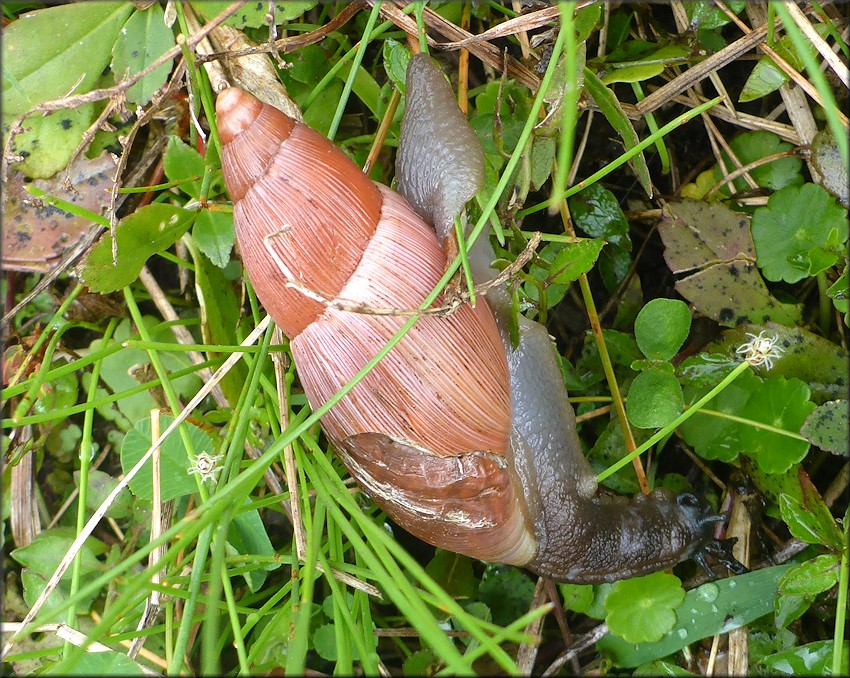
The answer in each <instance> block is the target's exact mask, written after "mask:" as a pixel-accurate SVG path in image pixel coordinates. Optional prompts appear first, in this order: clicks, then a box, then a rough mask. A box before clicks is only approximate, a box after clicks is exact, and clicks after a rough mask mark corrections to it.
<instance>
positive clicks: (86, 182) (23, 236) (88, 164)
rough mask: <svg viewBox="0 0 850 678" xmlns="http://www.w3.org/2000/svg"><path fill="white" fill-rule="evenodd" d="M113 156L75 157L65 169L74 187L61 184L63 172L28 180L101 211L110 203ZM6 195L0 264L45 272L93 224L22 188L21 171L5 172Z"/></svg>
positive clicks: (28, 270)
mask: <svg viewBox="0 0 850 678" xmlns="http://www.w3.org/2000/svg"><path fill="white" fill-rule="evenodd" d="M114 174H115V161H114V160H113V159H112V156H110V155H109V154H108V153H104V154H103V155H101V156H99V157H98V158H95V159H94V160H89V159H88V158H80V159H79V160H77V162H75V163H74V165H73V167H71V169H70V172H69V179H70V181H71V185H72V186H73V189H74V190H73V191H67V190H65V189H64V188H63V187H62V184H63V179H64V173H62V174H59V175H57V176H56V177H54V178H53V179H37V180H36V181H34V182H33V186H35V187H36V188H40V189H41V190H43V191H45V192H46V193H47V194H48V195H51V196H53V197H56V198H60V199H62V200H65V201H66V202H70V203H73V204H75V205H77V206H78V207H82V208H84V209H86V210H88V211H89V212H93V213H94V214H98V215H99V214H101V213H102V212H103V210H104V209H105V208H106V206H107V205H108V203H109V195H110V194H109V189H110V188H111V186H112V179H113V175H114ZM8 190H9V195H8V199H7V202H6V204H5V205H4V208H3V268H5V269H9V270H15V271H27V272H35V273H46V272H48V271H49V270H51V269H52V268H53V267H54V266H56V264H58V263H59V261H60V260H61V258H62V255H63V254H65V252H66V251H67V250H68V249H70V248H71V247H73V246H74V245H75V244H76V243H77V242H79V241H80V239H81V238H82V237H83V236H84V235H85V234H86V233H87V232H88V231H89V229H91V228H93V227H95V225H94V224H93V223H92V222H91V221H90V220H88V219H85V218H83V217H77V216H74V215H72V214H68V213H67V212H64V211H63V210H61V209H59V208H58V207H52V206H47V205H45V204H44V203H42V202H41V201H40V200H38V199H37V198H34V197H33V196H32V195H30V194H29V193H28V192H27V191H26V190H25V183H24V177H23V175H22V174H20V173H17V172H16V173H14V174H12V175H11V176H10V178H9V183H8Z"/></svg>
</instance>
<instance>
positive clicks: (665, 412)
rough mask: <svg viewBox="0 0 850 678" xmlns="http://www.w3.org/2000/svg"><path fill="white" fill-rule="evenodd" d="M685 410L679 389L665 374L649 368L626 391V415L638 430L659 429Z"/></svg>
mask: <svg viewBox="0 0 850 678" xmlns="http://www.w3.org/2000/svg"><path fill="white" fill-rule="evenodd" d="M684 408H685V400H684V397H683V396H682V387H681V386H679V382H678V381H677V380H676V377H675V376H673V375H672V374H671V373H670V372H669V371H668V370H665V369H663V368H659V367H653V368H650V369H648V370H646V371H645V372H641V373H640V374H639V375H638V376H637V377H635V380H634V381H633V382H632V385H631V387H630V388H629V399H628V401H627V402H626V414H628V417H629V421H630V422H631V423H632V424H634V425H635V426H637V427H638V428H661V427H662V426H666V425H667V424H669V423H670V422H671V421H673V420H674V419H675V418H676V417H678V416H679V415H680V414H681V413H682V410H684Z"/></svg>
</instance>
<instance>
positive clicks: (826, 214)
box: [752, 184, 848, 283]
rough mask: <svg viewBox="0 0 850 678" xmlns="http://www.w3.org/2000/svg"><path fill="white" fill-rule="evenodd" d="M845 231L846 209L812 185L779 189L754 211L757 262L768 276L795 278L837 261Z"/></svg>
mask: <svg viewBox="0 0 850 678" xmlns="http://www.w3.org/2000/svg"><path fill="white" fill-rule="evenodd" d="M847 231H848V229H847V210H845V209H842V208H841V207H839V206H838V204H837V203H836V202H835V198H833V197H832V196H831V195H830V194H829V193H828V192H827V191H826V190H824V189H823V188H821V187H820V186H817V185H816V184H805V185H803V186H799V187H797V186H789V187H786V188H783V189H782V190H780V191H777V192H776V193H774V194H773V195H772V196H770V199H769V200H768V201H767V205H766V206H764V207H760V208H759V209H757V210H756V211H755V214H753V221H752V232H753V241H754V242H755V246H756V257H757V261H758V265H759V267H760V268H761V269H762V273H763V274H764V277H765V278H767V279H768V280H773V281H780V280H784V281H785V282H789V283H794V282H798V281H800V280H802V279H803V278H807V277H809V276H810V275H815V274H817V273H818V272H820V271H822V270H824V266H825V265H826V268H828V267H829V266H830V265H834V264H835V263H837V262H838V261H839V260H840V257H841V256H842V254H843V244H844V243H846V242H847ZM825 257H826V259H825ZM830 262H831V263H830Z"/></svg>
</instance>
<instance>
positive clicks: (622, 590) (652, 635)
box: [605, 572, 685, 643]
mask: <svg viewBox="0 0 850 678" xmlns="http://www.w3.org/2000/svg"><path fill="white" fill-rule="evenodd" d="M684 599H685V590H684V589H683V588H682V582H680V581H679V579H678V578H677V577H674V576H673V575H672V574H667V573H665V572H656V573H655V574H650V575H648V576H646V577H636V578H634V579H627V580H625V581H619V582H617V583H616V584H614V588H613V590H612V591H611V593H610V594H609V595H608V597H607V598H606V599H605V610H606V612H607V613H608V616H607V617H606V618H605V622H606V623H607V624H608V629H609V630H610V631H611V633H613V634H614V635H617V636H620V637H621V638H622V639H623V640H625V641H626V642H627V643H648V642H655V641H658V640H661V638H663V637H664V634H665V633H667V632H668V631H669V630H670V629H672V628H673V626H674V624H675V623H676V613H675V611H674V610H675V609H676V607H678V606H679V605H680V604H681V602H682V601H683V600H684Z"/></svg>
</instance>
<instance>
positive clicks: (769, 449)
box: [739, 376, 815, 473]
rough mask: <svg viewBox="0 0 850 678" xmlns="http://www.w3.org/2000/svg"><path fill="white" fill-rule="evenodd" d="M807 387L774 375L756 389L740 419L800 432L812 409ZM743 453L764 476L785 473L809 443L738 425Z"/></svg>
mask: <svg viewBox="0 0 850 678" xmlns="http://www.w3.org/2000/svg"><path fill="white" fill-rule="evenodd" d="M810 394H811V392H810V391H809V387H808V386H806V384H805V383H804V382H802V381H800V380H799V379H785V378H783V377H779V376H774V377H770V378H769V379H765V381H764V384H762V386H761V388H758V389H756V390H755V391H754V392H753V394H752V395H751V396H750V399H749V400H748V401H747V405H746V407H745V408H744V410H743V411H742V412H740V413H739V416H742V417H744V418H746V419H750V420H752V421H754V422H758V423H761V424H767V425H768V426H770V427H773V428H778V429H782V430H784V431H791V432H794V433H799V431H800V429H801V428H802V426H803V423H804V422H805V421H806V418H807V417H808V416H809V415H810V414H811V413H812V411H813V410H814V409H815V404H814V403H813V402H812V401H811V400H809V396H810ZM739 431H740V444H741V446H742V448H741V449H742V451H743V452H744V453H745V454H746V455H747V456H748V457H750V458H751V459H753V460H755V461H756V463H757V464H758V465H759V467H760V468H761V469H762V470H763V471H765V472H766V473H785V472H786V471H787V470H788V469H789V468H791V467H792V466H793V465H794V464H796V463H797V462H799V461H801V460H802V459H803V457H805V456H806V452H808V451H809V442H808V441H807V440H799V439H797V438H791V437H789V436H786V435H783V434H781V433H775V432H774V431H771V430H768V429H765V428H759V427H756V426H747V425H740V429H739Z"/></svg>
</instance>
